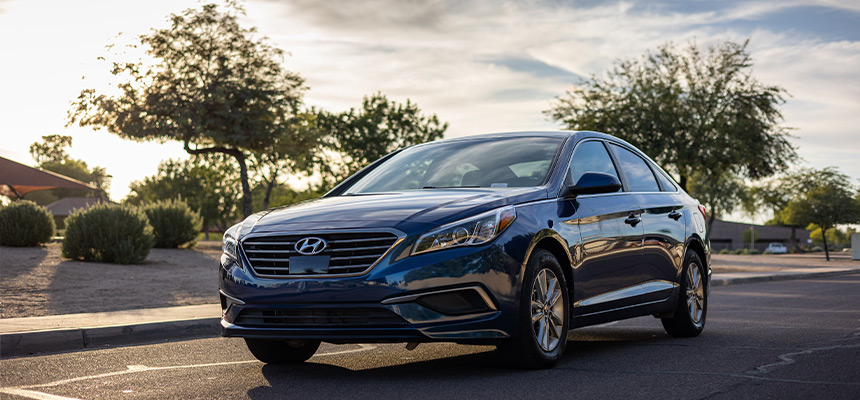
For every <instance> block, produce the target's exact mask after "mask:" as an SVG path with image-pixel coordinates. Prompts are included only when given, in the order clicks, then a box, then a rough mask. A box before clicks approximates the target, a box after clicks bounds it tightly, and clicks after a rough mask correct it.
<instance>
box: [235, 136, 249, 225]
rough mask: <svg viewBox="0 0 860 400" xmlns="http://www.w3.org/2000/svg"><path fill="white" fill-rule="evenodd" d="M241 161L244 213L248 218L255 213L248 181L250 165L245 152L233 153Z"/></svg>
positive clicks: (240, 175) (240, 174) (240, 171)
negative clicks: (246, 161) (246, 160)
mask: <svg viewBox="0 0 860 400" xmlns="http://www.w3.org/2000/svg"><path fill="white" fill-rule="evenodd" d="M233 157H235V158H236V161H238V162H239V177H240V178H241V179H242V214H243V215H244V217H245V218H248V217H250V216H251V214H252V213H253V207H252V203H251V185H250V184H249V183H248V166H247V165H246V164H245V153H242V152H241V151H239V150H236V152H235V153H234V154H233Z"/></svg>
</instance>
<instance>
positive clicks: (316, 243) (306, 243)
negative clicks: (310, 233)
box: [296, 237, 327, 256]
mask: <svg viewBox="0 0 860 400" xmlns="http://www.w3.org/2000/svg"><path fill="white" fill-rule="evenodd" d="M326 245H327V243H326V242H325V240H322V239H320V238H318V237H306V238H304V239H300V240H299V241H298V242H296V251H298V252H299V254H303V255H306V256H312V255H314V254H319V253H321V252H322V251H323V250H325V247H326Z"/></svg>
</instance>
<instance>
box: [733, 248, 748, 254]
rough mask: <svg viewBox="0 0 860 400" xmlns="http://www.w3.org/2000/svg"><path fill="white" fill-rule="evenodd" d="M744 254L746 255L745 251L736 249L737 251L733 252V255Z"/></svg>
mask: <svg viewBox="0 0 860 400" xmlns="http://www.w3.org/2000/svg"><path fill="white" fill-rule="evenodd" d="M746 253H747V249H737V250H735V254H746Z"/></svg>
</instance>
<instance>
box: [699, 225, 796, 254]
mask: <svg viewBox="0 0 860 400" xmlns="http://www.w3.org/2000/svg"><path fill="white" fill-rule="evenodd" d="M752 226H753V229H755V232H756V234H757V236H758V238H757V239H756V241H755V245H754V247H755V248H756V249H758V250H759V251H764V249H765V248H766V247H767V245H768V243H782V244H784V245H785V247H788V248H789V249H791V248H792V247H794V246H795V245H797V246H806V245H807V244H808V243H809V231H808V230H806V229H801V228H795V230H794V243H792V240H791V229H792V228H789V227H785V226H770V225H752ZM749 229H750V224H743V223H739V222H728V221H721V220H719V219H717V220H714V225H713V226H712V227H711V250H712V251H720V250H722V249H729V250H735V249H748V248H749V246H750V245H749V242H746V243H744V231H748V230H749Z"/></svg>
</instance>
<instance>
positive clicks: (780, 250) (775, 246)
mask: <svg viewBox="0 0 860 400" xmlns="http://www.w3.org/2000/svg"><path fill="white" fill-rule="evenodd" d="M764 251H765V252H766V253H771V254H785V253H788V248H786V247H785V245H784V244H782V243H769V244H768V245H767V248H765V249H764Z"/></svg>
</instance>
